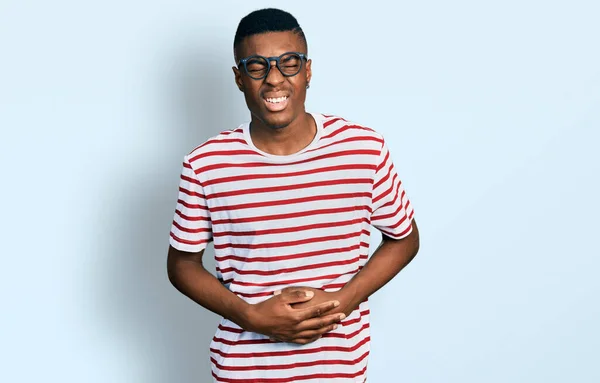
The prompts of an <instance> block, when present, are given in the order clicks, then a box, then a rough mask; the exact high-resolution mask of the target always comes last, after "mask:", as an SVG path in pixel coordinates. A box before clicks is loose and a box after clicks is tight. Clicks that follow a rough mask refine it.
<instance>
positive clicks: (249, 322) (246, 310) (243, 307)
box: [230, 300, 256, 331]
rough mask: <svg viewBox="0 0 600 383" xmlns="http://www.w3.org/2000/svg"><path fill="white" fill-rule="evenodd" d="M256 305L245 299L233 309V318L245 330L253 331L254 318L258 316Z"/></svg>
mask: <svg viewBox="0 0 600 383" xmlns="http://www.w3.org/2000/svg"><path fill="white" fill-rule="evenodd" d="M254 309H255V306H254V305H253V304H250V303H248V302H245V301H243V300H240V302H239V305H237V307H236V308H235V309H234V310H233V312H232V315H231V318H230V319H231V320H232V321H233V322H234V323H235V324H237V325H238V326H240V327H241V328H242V329H243V330H245V331H252V329H253V328H254V325H253V323H254V318H255V316H256V313H255V310H254Z"/></svg>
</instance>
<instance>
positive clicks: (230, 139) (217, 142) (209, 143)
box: [195, 138, 248, 150]
mask: <svg viewBox="0 0 600 383" xmlns="http://www.w3.org/2000/svg"><path fill="white" fill-rule="evenodd" d="M233 142H237V143H240V144H245V145H247V144H248V143H247V142H246V140H244V139H242V138H222V139H220V140H218V139H212V140H208V141H206V142H205V143H203V144H202V145H200V146H198V147H197V148H196V149H195V150H198V149H201V148H203V147H205V146H208V145H211V144H227V143H233Z"/></svg>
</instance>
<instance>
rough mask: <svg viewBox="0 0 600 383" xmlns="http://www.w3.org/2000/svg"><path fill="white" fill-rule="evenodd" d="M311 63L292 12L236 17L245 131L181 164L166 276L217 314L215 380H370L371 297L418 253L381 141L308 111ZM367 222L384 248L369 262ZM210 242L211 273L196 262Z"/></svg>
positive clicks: (214, 141)
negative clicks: (247, 114) (248, 118)
mask: <svg viewBox="0 0 600 383" xmlns="http://www.w3.org/2000/svg"><path fill="white" fill-rule="evenodd" d="M307 54H308V53H307V43H306V39H305V36H304V33H303V31H302V29H301V28H300V26H299V25H298V23H297V21H296V19H295V18H294V17H293V16H292V15H290V14H289V13H286V12H284V11H281V10H277V9H263V10H259V11H255V12H252V13H250V14H249V15H247V16H246V17H244V18H243V19H242V20H241V21H240V24H239V26H238V29H237V32H236V36H235V40H234V55H235V60H236V64H237V65H236V66H235V67H234V68H233V72H234V75H235V83H236V84H237V86H238V88H239V89H240V91H242V92H243V94H244V96H245V99H246V104H247V106H248V109H249V111H250V114H251V122H250V123H246V124H243V125H241V126H240V127H238V128H237V129H234V130H229V131H225V132H223V133H221V134H219V135H218V136H216V137H213V138H211V139H209V140H208V141H206V142H205V143H204V144H203V145H201V146H199V147H197V148H196V149H194V150H193V151H192V152H191V153H190V154H189V155H187V156H185V159H184V163H183V171H182V175H181V183H180V188H179V200H178V202H177V209H176V214H175V219H174V222H173V226H172V230H171V238H170V244H171V246H170V248H169V255H168V273H169V278H170V280H171V281H172V283H173V285H174V286H175V287H176V288H177V289H178V290H179V291H181V292H182V293H183V294H185V295H187V296H188V297H190V298H191V299H193V300H194V301H196V302H197V303H198V304H200V305H201V306H203V307H205V308H207V309H208V310H211V311H213V312H215V313H217V314H219V315H221V316H222V317H223V319H222V321H221V324H220V325H219V327H218V330H217V333H216V335H215V337H214V338H213V341H212V343H211V345H210V355H211V363H212V375H213V378H214V381H216V382H262V383H264V382H273V383H275V382H296V381H302V382H364V381H366V369H367V367H366V366H367V358H368V354H369V341H370V338H369V308H368V306H367V298H368V297H369V296H370V295H371V294H373V293H374V292H375V291H377V290H378V289H379V288H380V287H382V286H383V285H384V284H386V283H387V282H388V281H389V280H390V279H391V278H393V277H394V276H395V275H396V274H397V273H398V272H399V271H400V270H401V269H402V268H403V267H404V266H405V265H407V264H408V263H409V262H410V261H411V259H412V258H413V257H414V256H415V255H416V253H417V251H418V247H419V236H418V230H417V227H416V223H415V221H414V220H413V210H412V207H411V204H410V202H409V200H408V198H407V196H406V194H405V192H404V190H403V187H402V184H401V182H400V180H399V178H398V175H397V174H396V171H395V169H394V166H393V163H392V160H391V158H390V154H389V152H388V149H387V146H386V144H385V142H384V139H383V137H382V136H381V135H380V134H378V133H377V132H375V131H374V130H372V129H369V128H366V127H363V126H360V125H356V124H352V123H350V122H347V121H346V120H344V119H342V118H339V117H334V116H326V115H322V114H316V113H314V114H311V113H307V112H306V111H305V107H304V102H305V98H306V90H307V89H308V87H309V83H310V79H311V75H312V71H311V60H310V59H308V57H307ZM370 225H373V226H375V227H376V228H378V229H379V230H380V231H381V232H382V233H383V241H382V243H381V245H380V246H379V248H378V249H377V250H376V252H375V253H374V254H373V256H372V257H371V258H370V259H369V260H368V253H369V228H370ZM211 241H214V248H215V258H216V262H217V278H215V277H214V276H213V275H211V274H210V273H209V272H208V271H206V270H205V269H204V267H203V266H202V254H203V252H204V249H205V247H206V245H207V244H208V243H209V242H211ZM367 260H368V262H367Z"/></svg>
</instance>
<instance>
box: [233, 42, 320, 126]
mask: <svg viewBox="0 0 600 383" xmlns="http://www.w3.org/2000/svg"><path fill="white" fill-rule="evenodd" d="M286 52H299V53H304V54H306V46H305V44H304V41H303V40H302V38H301V37H299V36H298V35H297V34H295V33H294V32H291V31H287V32H269V33H262V34H257V35H252V36H248V37H246V38H245V39H244V40H243V41H242V42H241V43H240V44H239V46H238V49H237V60H238V61H239V60H241V59H243V58H246V57H249V56H252V55H260V56H264V57H277V56H280V55H281V54H283V53H286ZM271 64H272V67H271V69H270V71H269V73H268V76H267V77H266V78H263V79H261V80H255V79H252V78H251V77H250V76H248V75H247V74H246V72H245V71H244V67H243V65H240V68H239V69H238V68H237V67H233V71H234V73H235V82H236V84H237V86H238V87H239V88H240V90H241V91H243V92H244V96H245V98H246V104H247V105H248V109H249V110H250V113H251V114H252V120H253V121H255V122H259V123H263V124H265V125H266V126H268V127H271V128H283V127H286V126H288V125H289V124H290V123H291V122H292V121H294V120H295V119H296V118H297V117H299V116H302V115H303V114H304V113H305V109H304V101H305V99H306V86H307V85H308V83H309V82H310V78H311V68H310V67H311V61H310V60H308V61H305V62H303V63H302V68H301V69H300V72H299V73H298V74H297V75H295V76H291V77H286V76H284V75H283V74H281V72H280V71H279V69H277V66H276V65H275V62H273V61H272V62H271ZM282 65H283V63H282Z"/></svg>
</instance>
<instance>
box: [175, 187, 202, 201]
mask: <svg viewBox="0 0 600 383" xmlns="http://www.w3.org/2000/svg"><path fill="white" fill-rule="evenodd" d="M179 191H180V192H182V193H184V194H187V195H189V196H191V197H198V198H202V199H204V194H200V193H198V192H195V191H191V190H188V189H186V188H184V187H181V186H180V187H179Z"/></svg>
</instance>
